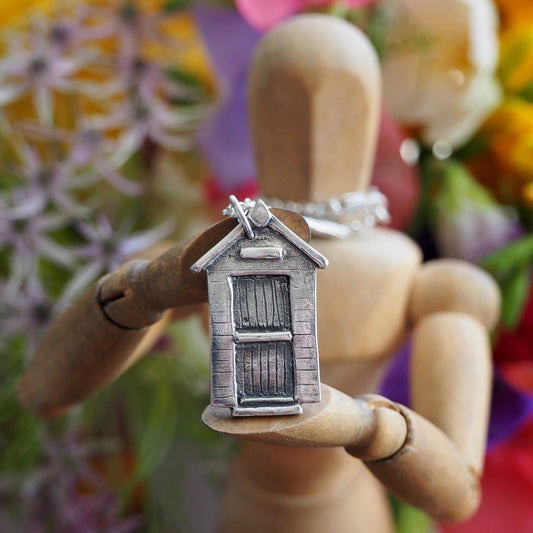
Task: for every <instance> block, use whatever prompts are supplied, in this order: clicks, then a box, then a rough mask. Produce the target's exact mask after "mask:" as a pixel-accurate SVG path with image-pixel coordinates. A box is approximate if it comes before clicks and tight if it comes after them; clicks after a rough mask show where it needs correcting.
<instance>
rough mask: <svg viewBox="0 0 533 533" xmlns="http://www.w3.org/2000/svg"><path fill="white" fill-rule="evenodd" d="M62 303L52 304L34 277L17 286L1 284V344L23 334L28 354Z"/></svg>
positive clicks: (32, 350)
mask: <svg viewBox="0 0 533 533" xmlns="http://www.w3.org/2000/svg"><path fill="white" fill-rule="evenodd" d="M59 306H62V303H61V302H54V301H53V300H52V299H51V298H50V297H49V296H48V295H47V294H46V293H45V291H44V290H43V288H42V286H41V284H40V282H39V281H38V279H37V277H36V276H35V275H31V276H30V277H29V279H28V280H25V282H24V284H23V285H22V286H20V287H16V288H15V287H14V286H13V285H11V284H10V283H6V284H4V285H0V345H1V344H2V343H3V342H5V341H6V340H7V339H8V338H10V337H14V336H16V335H20V334H24V336H25V339H26V341H27V350H26V351H27V353H33V352H34V349H35V347H36V345H37V342H38V340H39V338H40V336H41V334H42V333H43V332H44V330H45V329H46V328H47V327H48V326H49V325H50V323H51V321H52V319H53V318H54V316H55V314H56V309H57V308H58V307H59Z"/></svg>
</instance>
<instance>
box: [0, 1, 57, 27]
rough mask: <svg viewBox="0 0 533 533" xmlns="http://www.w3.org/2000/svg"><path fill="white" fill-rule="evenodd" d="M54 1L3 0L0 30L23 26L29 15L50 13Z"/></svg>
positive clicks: (1, 3)
mask: <svg viewBox="0 0 533 533" xmlns="http://www.w3.org/2000/svg"><path fill="white" fill-rule="evenodd" d="M55 3H56V1H54V0H1V1H0V28H6V27H8V26H18V25H20V24H23V23H24V22H25V20H26V18H27V17H28V15H29V14H31V13H32V12H35V11H49V10H50V8H51V7H52V6H53V5H54V4H55Z"/></svg>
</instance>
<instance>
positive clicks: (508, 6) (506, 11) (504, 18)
mask: <svg viewBox="0 0 533 533" xmlns="http://www.w3.org/2000/svg"><path fill="white" fill-rule="evenodd" d="M494 3H495V5H496V6H497V7H498V9H499V12H500V19H501V25H502V29H503V31H504V32H505V31H507V30H508V29H510V28H516V27H519V26H528V25H531V23H533V4H532V3H531V2H530V0H494Z"/></svg>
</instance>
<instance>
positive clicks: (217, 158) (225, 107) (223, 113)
mask: <svg viewBox="0 0 533 533" xmlns="http://www.w3.org/2000/svg"><path fill="white" fill-rule="evenodd" d="M194 15H195V20H196V22H197V24H198V27H199V29H200V31H201V33H202V37H203V39H204V41H205V44H206V48H207V52H208V54H209V56H210V58H211V61H212V63H213V66H214V69H215V70H216V73H217V78H218V80H219V85H220V91H221V97H220V99H221V101H220V104H219V107H218V109H217V110H216V111H215V113H214V115H213V116H212V117H211V118H210V120H209V121H208V122H207V123H206V126H205V127H204V128H203V129H202V130H201V131H200V132H199V134H198V142H199V146H200V149H201V151H202V153H203V155H204V157H205V158H206V160H207V161H208V163H209V164H210V165H211V168H212V170H213V172H214V174H215V178H216V179H217V180H218V182H219V183H220V185H221V187H220V188H221V189H222V190H223V194H225V193H226V192H227V191H228V190H233V189H235V188H239V187H241V186H242V185H243V184H245V183H246V182H248V181H250V180H253V179H254V177H255V162H254V159H253V154H252V145H251V137H250V131H249V127H248V112H247V109H246V80H247V79H248V67H249V65H250V62H251V59H252V55H253V52H254V50H255V47H256V45H257V43H258V41H259V39H260V37H261V34H260V33H259V32H258V31H256V30H254V29H253V28H251V27H250V26H249V25H248V24H247V23H246V21H245V20H244V19H243V18H242V17H241V15H240V14H239V13H237V12H236V11H234V10H231V9H225V8H221V7H214V6H196V7H195V9H194ZM225 196H226V198H227V194H225Z"/></svg>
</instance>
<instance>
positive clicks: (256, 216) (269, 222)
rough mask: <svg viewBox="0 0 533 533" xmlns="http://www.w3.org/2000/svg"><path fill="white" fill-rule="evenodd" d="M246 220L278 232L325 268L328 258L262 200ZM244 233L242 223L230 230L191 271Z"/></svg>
mask: <svg viewBox="0 0 533 533" xmlns="http://www.w3.org/2000/svg"><path fill="white" fill-rule="evenodd" d="M247 218H248V220H250V221H251V222H253V224H254V225H255V226H257V227H263V228H264V227H269V228H270V229H272V230H274V231H276V232H277V233H279V234H280V235H281V236H282V237H284V238H285V239H286V240H287V241H288V242H289V243H291V244H292V245H294V246H295V247H296V248H297V249H298V250H300V251H301V252H302V253H303V254H305V255H306V256H307V257H309V259H311V261H313V262H314V263H315V264H316V266H317V267H318V268H326V267H327V266H328V260H327V259H326V258H325V257H324V256H323V255H322V254H321V253H320V252H318V251H317V250H315V249H314V248H313V247H312V246H311V245H310V244H309V243H307V242H305V241H304V240H303V239H302V238H300V237H299V236H298V235H296V233H294V232H293V231H292V230H290V229H289V228H288V227H287V226H285V224H283V222H281V220H279V218H277V217H275V216H274V215H273V214H272V213H271V212H270V211H269V209H268V207H267V206H266V205H265V203H264V202H263V201H262V200H257V202H256V204H255V206H254V208H253V209H252V211H251V212H250V214H249V215H248V217H247ZM244 235H245V228H243V226H242V223H240V224H239V225H238V226H236V227H235V228H234V229H233V230H231V231H230V232H229V233H228V234H227V235H226V236H225V237H224V238H223V239H222V240H221V241H219V242H218V243H217V244H215V246H213V248H211V249H210V250H208V251H207V252H206V253H205V254H204V255H203V256H202V257H200V259H198V260H197V261H196V262H195V263H194V264H193V265H192V266H191V270H192V271H193V272H196V273H199V272H201V271H202V270H204V269H205V268H207V267H208V266H209V265H210V264H212V263H214V262H215V261H216V260H217V259H218V258H219V257H220V256H221V255H222V254H223V253H224V252H225V251H226V250H227V249H228V248H230V247H231V246H232V245H233V244H234V243H235V242H236V241H238V240H239V239H241V238H242V237H243V236H244Z"/></svg>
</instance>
